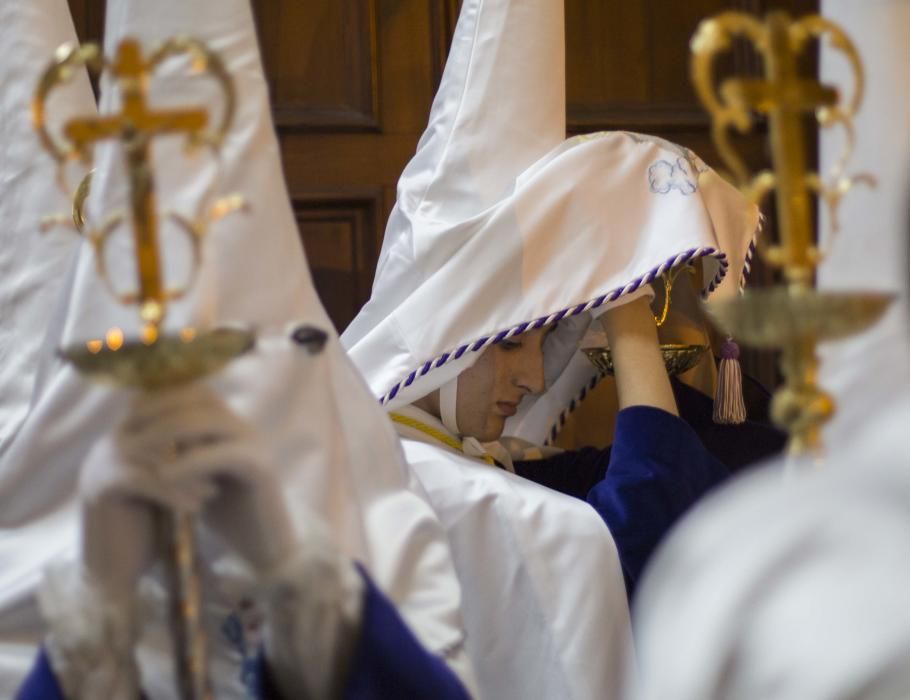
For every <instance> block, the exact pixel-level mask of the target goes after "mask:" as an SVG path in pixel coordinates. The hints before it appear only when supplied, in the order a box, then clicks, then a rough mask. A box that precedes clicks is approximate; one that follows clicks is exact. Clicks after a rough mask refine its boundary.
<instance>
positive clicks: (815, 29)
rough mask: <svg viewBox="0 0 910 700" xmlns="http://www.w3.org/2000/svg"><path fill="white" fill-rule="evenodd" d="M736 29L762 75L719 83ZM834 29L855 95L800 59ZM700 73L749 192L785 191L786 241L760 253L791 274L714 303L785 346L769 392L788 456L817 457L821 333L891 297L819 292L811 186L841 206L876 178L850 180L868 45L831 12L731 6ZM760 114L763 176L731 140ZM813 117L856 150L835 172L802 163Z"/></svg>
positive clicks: (854, 326)
mask: <svg viewBox="0 0 910 700" xmlns="http://www.w3.org/2000/svg"><path fill="white" fill-rule="evenodd" d="M737 38H742V39H745V40H746V41H747V42H749V43H750V44H751V45H752V46H753V47H754V48H755V50H756V51H757V52H758V54H759V55H760V56H761V58H762V61H763V64H764V77H761V78H756V77H729V78H726V79H724V80H722V81H720V82H719V84H718V85H716V79H715V76H714V70H713V69H714V63H715V59H716V57H717V56H718V55H719V54H721V53H723V52H726V51H729V50H730V49H731V48H732V46H733V42H734V40H735V39H737ZM825 38H827V39H828V40H829V41H830V43H831V46H832V47H833V48H834V49H836V50H837V51H840V52H841V53H843V54H844V55H845V56H846V58H847V60H848V61H849V63H850V66H851V68H852V71H853V75H854V81H855V86H854V89H853V92H852V95H851V97H850V98H849V99H846V100H843V99H841V97H840V95H839V93H838V90H837V89H835V88H833V87H831V86H828V85H823V84H821V83H820V82H819V81H818V80H816V79H814V78H811V77H808V78H807V77H801V76H800V75H799V73H798V70H797V61H798V58H799V56H800V54H802V53H803V52H804V51H805V50H806V48H807V46H809V45H810V41H811V40H812V39H825ZM691 50H692V63H691V75H692V81H693V83H694V85H695V88H696V92H697V93H698V96H699V98H700V99H701V101H702V103H703V104H704V106H705V108H706V109H707V110H708V112H709V114H710V116H711V119H712V136H713V138H714V142H715V144H716V145H717V149H718V151H719V153H720V156H721V158H722V159H723V160H724V162H725V163H726V165H727V166H728V168H729V169H730V171H731V177H732V179H733V181H734V182H735V183H736V184H737V185H738V186H739V188H740V190H741V191H742V192H743V193H744V194H745V195H746V197H747V198H748V199H749V200H750V201H751V202H753V203H755V204H760V203H761V202H762V200H763V199H764V198H765V196H766V195H768V194H769V193H770V192H772V191H774V192H775V193H776V202H777V216H778V229H779V232H780V240H779V243H777V244H769V243H766V242H764V241H762V240H759V241H758V246H757V249H758V253H759V254H760V255H761V256H762V257H763V259H764V260H765V261H766V262H767V263H768V264H769V265H771V266H772V267H775V268H777V269H779V270H781V272H782V276H783V280H784V282H783V284H782V285H780V286H777V287H772V288H769V289H761V290H751V291H747V292H745V293H744V294H743V295H742V296H741V297H739V298H737V299H733V300H730V301H725V302H712V303H709V304H707V305H706V308H707V310H708V313H709V315H710V316H712V317H713V319H714V320H715V321H716V323H717V324H718V325H719V326H720V327H721V328H722V329H723V330H725V331H726V332H728V333H730V334H732V335H734V336H736V338H737V339H739V340H741V341H743V342H744V343H746V344H748V345H752V346H754V347H759V348H778V349H780V350H781V370H782V373H783V376H784V385H783V387H782V388H781V389H780V390H778V391H777V392H776V393H775V395H774V397H773V400H772V404H771V415H772V418H773V420H774V421H775V422H776V423H777V424H778V425H779V426H781V427H782V428H784V429H785V430H787V431H788V433H789V436H790V439H789V443H788V452H789V453H790V454H791V455H807V454H813V453H816V452H818V451H819V450H820V448H821V428H822V426H823V424H824V423H825V422H826V421H827V420H828V419H829V418H830V417H831V416H832V415H833V413H834V410H835V405H834V400H833V399H832V397H831V396H830V395H829V394H827V393H826V392H825V391H823V390H822V389H821V388H820V387H819V386H818V383H817V371H818V357H817V354H816V348H817V345H818V343H819V342H820V341H823V340H833V339H837V338H843V337H845V336H849V335H852V334H854V333H858V332H860V331H862V330H864V329H866V328H868V327H869V326H871V325H872V324H873V323H875V322H876V321H877V320H878V319H879V318H880V317H881V315H882V314H883V313H884V311H885V309H886V308H887V307H888V304H889V303H890V302H891V301H892V297H891V296H889V295H885V294H873V293H865V292H855V293H840V294H835V293H822V292H819V291H817V290H816V289H815V270H816V267H817V266H818V264H819V262H820V261H821V259H822V258H823V255H824V253H823V251H821V250H820V249H819V248H818V246H817V245H816V244H815V242H814V241H813V235H812V226H811V220H812V219H811V209H810V207H811V206H812V202H813V195H814V196H816V197H818V198H819V199H820V200H821V201H822V202H824V203H825V204H826V205H827V206H828V207H829V208H830V211H831V213H832V221H834V222H835V227H836V212H837V207H838V205H839V203H840V201H841V198H842V197H843V196H844V195H845V194H846V193H847V192H848V191H849V190H850V189H851V188H852V187H853V186H854V185H855V184H856V183H857V182H865V183H867V184H868V183H870V182H872V179H871V178H870V177H869V176H865V175H862V176H856V177H848V176H847V175H846V166H847V162H848V160H849V157H850V154H851V152H852V149H853V145H854V142H855V133H854V128H853V118H854V115H855V114H856V111H857V109H858V108H859V105H860V102H861V101H862V95H863V88H864V76H863V67H862V63H861V61H860V57H859V54H858V53H857V51H856V48H855V46H854V45H853V43H852V42H851V41H850V39H849V37H848V36H847V35H846V34H845V33H844V32H843V30H842V29H841V28H840V27H838V26H837V25H835V24H833V23H832V22H829V21H828V20H826V19H824V18H823V17H820V16H817V15H810V16H806V17H802V18H800V19H798V20H792V19H791V18H790V17H789V16H788V15H787V14H786V13H784V12H771V13H769V14H768V15H767V17H766V18H765V19H764V20H760V19H758V18H756V17H753V16H751V15H748V14H743V13H739V12H725V13H722V14H719V15H717V16H715V17H712V18H710V19H707V20H705V21H703V22H702V23H701V24H700V25H699V27H698V29H697V31H696V33H695V35H694V37H693V38H692V42H691ZM753 113H758V114H761V115H764V116H765V117H766V118H767V121H768V128H769V141H770V146H771V159H772V164H773V168H772V169H771V170H765V171H762V172H759V173H756V174H752V173H750V172H749V170H748V168H747V167H746V164H745V162H744V161H743V159H742V158H741V157H740V155H739V154H738V153H737V151H736V150H735V148H734V147H733V145H732V144H731V142H730V131H731V129H735V130H736V131H738V132H739V133H746V132H748V131H750V130H751V129H752V128H753ZM807 114H814V116H815V119H816V121H817V123H818V124H819V126H821V127H823V128H829V127H835V126H837V127H840V128H842V129H843V130H844V132H845V134H846V137H847V147H846V150H845V152H844V154H843V156H842V158H841V159H840V160H839V162H838V163H837V165H836V166H835V168H834V170H833V172H832V173H830V175H829V176H828V178H827V179H823V178H822V177H821V176H820V175H819V174H818V173H815V172H810V171H809V170H808V169H807V167H806V162H805V160H806V159H805V145H806V143H805V134H804V132H803V123H802V122H803V119H804V117H805V116H806V115H807Z"/></svg>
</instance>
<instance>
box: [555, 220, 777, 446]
mask: <svg viewBox="0 0 910 700" xmlns="http://www.w3.org/2000/svg"><path fill="white" fill-rule="evenodd" d="M763 221H764V217H761V218H760V219H759V222H758V228H757V229H756V230H755V235H753V236H752V241H751V242H750V243H749V248H748V250H747V251H746V258H745V261H744V263H743V270H742V273H741V274H740V276H739V293H740V294H742V293H743V291H744V290H745V288H746V284H748V282H749V275H750V274H751V272H752V258H753V257H754V256H755V250H756V245H757V244H758V236H759V235H760V234H761V231H762V222H763ZM715 280H716V278H715ZM716 287H717V284H715V281H714V280H712V282H711V284H710V285H709V286H708V288H707V289H706V290H705V292H704V294H703V296H704V297H707V296H708V295H709V294H710V293H711V292H713V291H714V289H715V288H716ZM605 376H606V375H604V374H597V375H595V376H594V378H593V379H592V380H591V381H590V382H589V383H588V384H585V385H584V386H583V387H582V388H581V391H580V392H579V394H578V396H576V397H575V398H574V399H572V400H571V401H570V402H569V405H568V406H566V407H565V408H563V409H562V410H561V411H560V412H559V417H558V418H557V419H556V422H555V423H553V425H552V426H550V430H549V431H547V437H546V439H545V440H544V443H543V444H544V445H551V444H553V441H554V440H556V436H557V435H559V432H560V431H561V430H562V429H563V427H565V424H566V421H567V420H568V419H569V416H570V415H572V414H573V413H574V412H575V409H576V408H578V406H579V404H581V402H582V401H584V400H585V398H586V397H587V396H588V392H590V391H591V390H592V389H594V387H595V386H597V385H598V384H599V383H600V381H601V380H602V379H603V378H604V377H605Z"/></svg>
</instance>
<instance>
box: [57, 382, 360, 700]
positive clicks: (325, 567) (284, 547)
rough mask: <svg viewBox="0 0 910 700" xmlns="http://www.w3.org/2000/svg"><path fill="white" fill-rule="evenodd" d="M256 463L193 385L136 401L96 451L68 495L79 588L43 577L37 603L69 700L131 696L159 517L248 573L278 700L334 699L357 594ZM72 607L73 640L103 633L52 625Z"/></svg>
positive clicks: (345, 564)
mask: <svg viewBox="0 0 910 700" xmlns="http://www.w3.org/2000/svg"><path fill="white" fill-rule="evenodd" d="M267 455H268V450H267V449H266V448H265V446H264V445H263V444H262V443H261V441H260V440H259V439H258V437H257V436H256V434H255V433H254V431H253V430H252V429H251V428H250V427H249V426H248V425H247V424H246V423H245V422H244V421H242V420H241V419H240V418H238V417H237V416H235V415H234V414H233V413H232V412H231V411H230V410H229V408H228V407H227V406H226V405H225V404H224V403H223V401H221V399H220V398H219V397H218V395H217V394H216V393H215V392H214V391H213V390H211V389H210V388H208V387H206V386H204V385H192V386H187V387H184V388H181V389H179V390H175V391H168V392H161V393H157V394H152V395H137V396H136V397H135V400H134V402H133V406H132V409H131V412H130V414H129V416H128V417H127V419H126V420H125V421H124V423H123V425H122V426H121V427H120V428H119V429H118V430H117V431H116V432H114V433H112V434H111V435H107V436H105V437H104V438H102V439H101V440H100V441H99V442H98V443H97V444H96V446H95V447H94V448H93V449H92V451H91V452H90V454H89V456H88V457H87V459H86V461H85V463H84V466H83V471H82V477H81V482H80V492H81V496H82V501H83V557H82V566H81V567H80V570H79V574H80V581H83V582H84V585H82V586H79V587H75V588H67V587H65V586H60V585H55V584H54V582H53V580H52V579H51V578H50V577H49V578H48V581H47V582H46V585H45V595H44V600H43V604H44V609H45V614H46V617H48V618H49V622H50V624H51V627H52V633H51V636H50V639H49V642H48V649H49V652H50V655H51V662H52V665H53V667H54V669H55V672H56V673H57V675H58V678H60V679H61V682H62V684H63V685H64V688H65V692H66V694H67V697H68V698H71V699H72V700H77V699H81V698H89V697H106V698H107V697H110V698H117V699H119V698H120V697H123V698H126V697H135V696H136V688H137V687H138V674H137V673H136V668H135V662H134V659H133V654H132V648H133V644H134V641H135V638H136V632H137V630H138V627H139V620H138V616H137V614H136V603H135V591H136V590H137V586H138V584H139V580H140V579H141V577H142V575H143V574H144V573H145V572H146V570H147V569H148V568H149V567H150V566H151V565H152V564H153V563H154V561H155V560H156V558H157V556H158V549H157V545H158V543H157V542H156V532H157V530H156V527H155V524H156V520H155V518H156V509H158V508H166V509H173V510H176V511H179V512H183V513H191V514H198V515H200V517H201V518H202V520H203V522H204V523H205V524H206V525H207V526H208V527H209V528H210V529H211V530H212V531H213V533H214V534H215V535H217V536H219V537H220V538H221V539H222V540H223V541H224V543H225V544H226V545H227V546H228V547H230V548H232V549H233V550H235V551H236V553H237V554H239V555H240V556H241V558H243V559H244V560H245V561H246V563H247V564H248V565H249V566H250V568H251V569H252V571H253V574H254V576H253V582H254V586H256V587H257V588H258V595H257V597H258V598H261V599H262V600H263V602H264V604H265V607H266V611H267V621H268V623H267V629H266V640H267V641H266V656H267V659H268V664H269V667H270V669H271V671H272V676H273V678H274V680H275V682H276V684H277V685H278V687H279V688H280V690H281V691H282V693H283V694H285V695H287V696H288V697H328V696H330V695H332V694H334V693H335V692H336V691H337V689H338V688H339V687H341V686H343V683H344V680H345V668H346V665H347V662H348V660H349V658H350V654H351V653H352V650H353V644H354V642H355V640H356V637H357V630H358V625H359V619H360V608H361V602H362V597H363V582H362V580H361V578H360V576H359V574H358V573H357V572H356V570H355V569H354V567H353V565H352V564H351V562H350V561H349V560H348V559H347V557H345V556H344V555H343V554H342V553H341V552H340V550H339V549H338V548H337V546H336V545H335V543H334V541H333V540H332V538H331V536H330V533H329V532H328V529H327V528H326V527H325V526H324V525H323V524H322V523H321V521H320V520H319V519H318V517H317V516H316V515H315V514H310V515H309V517H305V516H307V514H306V513H300V514H299V515H300V517H298V522H305V523H306V526H305V527H304V528H303V532H302V533H300V534H298V533H296V532H295V531H294V529H293V525H292V522H291V519H290V516H289V513H288V511H287V507H286V505H285V503H284V501H283V498H282V494H281V489H280V483H279V479H278V475H277V473H276V471H275V470H274V469H273V468H272V466H271V465H270V460H269V459H268V456H267ZM301 507H303V506H301ZM58 580H59V579H58ZM86 601H89V602H91V601H94V602H95V603H97V602H99V601H103V605H86ZM74 606H75V608H76V609H78V610H81V611H83V612H84V613H86V614H87V615H88V617H87V618H86V619H83V620H81V621H80V624H79V625H78V627H79V629H80V630H82V631H83V632H85V631H88V630H92V629H96V630H97V629H108V628H110V633H105V634H102V635H100V636H99V635H97V634H96V635H94V636H92V635H91V634H88V635H86V634H84V633H81V632H80V633H79V634H72V632H73V626H72V625H71V624H58V623H62V622H66V617H67V615H66V614H65V613H66V610H67V609H69V608H72V607H74Z"/></svg>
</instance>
